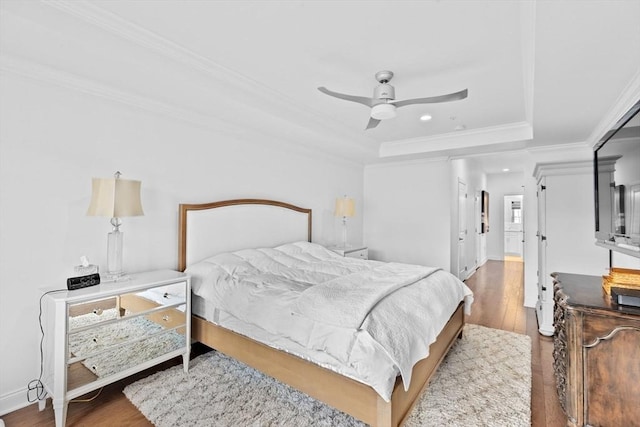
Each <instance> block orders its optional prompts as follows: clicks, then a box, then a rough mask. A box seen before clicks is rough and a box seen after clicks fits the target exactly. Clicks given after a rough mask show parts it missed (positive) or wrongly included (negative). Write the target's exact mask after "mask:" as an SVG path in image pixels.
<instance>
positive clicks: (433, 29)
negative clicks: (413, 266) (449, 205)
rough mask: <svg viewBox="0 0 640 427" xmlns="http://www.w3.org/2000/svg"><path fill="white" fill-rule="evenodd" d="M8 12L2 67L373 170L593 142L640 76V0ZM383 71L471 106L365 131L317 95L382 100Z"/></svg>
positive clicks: (403, 114) (415, 88)
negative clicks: (379, 75)
mask: <svg viewBox="0 0 640 427" xmlns="http://www.w3.org/2000/svg"><path fill="white" fill-rule="evenodd" d="M0 14H1V15H0V19H1V20H2V21H1V22H0V24H1V26H0V58H1V59H2V67H3V69H5V70H9V71H13V72H19V73H22V74H29V75H31V76H32V77H36V78H41V79H48V80H50V81H54V82H56V83H58V84H63V85H66V86H72V87H74V88H76V89H80V90H83V91H85V92H89V93H92V94H94V95H98V96H104V97H107V98H111V99H114V100H117V101H119V102H126V103H129V104H133V105H136V106H138V107H142V108H146V109H149V110H152V111H155V112H158V113H160V114H169V115H173V116H177V117H179V118H181V119H183V120H187V121H191V122H193V123H196V124H198V125H203V126H210V127H213V128H215V129H218V130H220V131H223V132H228V133H232V134H234V135H237V136H243V135H244V136H246V137H249V138H255V137H260V136H263V137H264V138H269V139H278V140H281V141H282V142H283V143H289V144H295V145H299V146H304V147H306V148H308V149H310V150H316V151H322V152H326V153H330V154H332V155H337V156H340V157H343V158H347V159H350V160H354V161H357V162H359V163H364V164H368V163H374V162H377V161H382V160H385V159H386V160H389V159H405V158H415V157H425V156H443V155H447V156H450V155H455V156H467V155H475V154H479V153H487V152H505V151H507V152H512V151H513V150H520V149H523V148H528V147H542V146H549V145H558V144H559V145H565V144H575V143H584V144H587V143H589V140H590V139H592V138H593V137H594V136H593V134H594V132H596V133H597V132H598V131H599V130H600V129H599V128H598V127H599V126H602V123H603V119H605V118H606V117H607V115H610V114H611V111H612V109H614V108H615V107H616V106H618V105H619V104H620V101H621V99H622V98H624V93H625V92H628V91H629V88H630V87H631V88H634V87H635V86H634V85H637V83H636V82H637V81H639V80H640V78H639V77H640V19H639V18H638V17H640V1H637V0H627V1H610V0H602V1H597V0H592V1H582V2H579V1H572V2H561V1H551V0H549V1H537V2H535V1H498V0H495V1H482V0H473V1H472V0H469V1H453V0H449V1H446V0H441V1H341V2H337V1H203V0H199V1H184V0H180V1H174V0H156V1H151V0H147V1H142V0H140V1H112V0H97V1H95V0H94V1H91V2H88V1H87V2H85V1H71V0H51V1H46V2H35V1H25V0H2V2H1V3H0ZM384 69H389V70H392V71H393V72H394V73H395V77H394V78H393V80H392V82H391V83H392V84H393V85H394V86H395V88H396V97H397V99H407V98H416V97H426V96H435V95H440V94H445V93H449V92H454V91H458V90H461V89H464V88H468V90H469V97H468V98H467V99H465V100H461V101H455V102H450V103H443V104H431V105H413V106H406V107H402V108H400V109H398V116H397V117H396V118H394V119H391V120H387V121H383V122H382V123H380V125H379V126H378V127H377V128H375V129H370V130H364V128H365V125H366V123H367V121H368V116H369V111H368V108H367V107H365V106H363V105H360V104H356V103H352V102H347V101H343V100H339V99H336V98H332V97H329V96H327V95H324V94H322V93H320V92H319V91H318V90H317V87H318V86H326V87H328V88H329V89H331V90H334V91H338V92H343V93H349V94H354V95H361V96H371V95H372V93H373V89H374V87H375V86H376V84H377V82H376V81H375V79H374V75H375V73H376V72H377V71H380V70H384ZM423 113H429V114H430V115H432V116H433V119H432V120H431V121H429V122H421V121H420V120H418V118H419V116H420V115H422V114H423ZM613 119H615V117H613ZM461 127H463V129H462V130H456V128H457V129H461ZM479 158H480V159H484V161H486V162H487V164H489V162H492V161H495V158H496V156H481V157H479ZM518 158H519V157H518V156H517V155H514V154H508V155H507V156H506V157H505V163H506V162H507V160H509V161H510V162H511V163H512V164H514V165H517V163H518ZM498 167H499V166H495V168H498ZM505 167H508V166H505ZM513 167H514V166H512V168H513ZM500 169H502V168H501V167H500Z"/></svg>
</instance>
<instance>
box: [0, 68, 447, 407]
mask: <svg viewBox="0 0 640 427" xmlns="http://www.w3.org/2000/svg"><path fill="white" fill-rule="evenodd" d="M1 77H2V78H1V80H0V85H1V86H0V91H1V93H2V96H1V97H0V124H1V126H0V236H1V238H0V332H1V333H0V336H1V342H2V346H3V351H2V352H0V414H2V413H6V412H8V411H11V410H13V409H16V408H17V407H20V406H23V405H24V404H26V386H27V383H28V382H29V381H30V380H32V379H34V378H37V377H38V370H39V351H38V344H39V336H40V332H39V328H38V319H37V317H38V298H39V295H40V293H39V289H40V288H42V287H45V286H47V287H58V288H64V287H65V278H66V277H68V276H69V275H70V274H71V272H72V267H73V265H75V264H77V263H78V261H79V257H80V256H81V255H87V256H88V257H89V258H90V260H92V261H93V262H95V263H98V264H100V265H101V267H102V268H103V269H104V266H105V262H106V233H107V232H108V231H109V229H110V226H109V221H108V219H107V218H96V217H86V216H85V213H86V209H87V207H88V204H89V198H90V191H91V178H92V177H109V176H111V175H112V174H113V172H115V171H116V170H120V171H121V172H122V173H123V174H124V175H123V177H124V178H130V179H139V180H141V181H142V203H143V208H144V211H145V216H143V217H136V218H125V219H124V225H123V228H122V229H123V231H124V232H125V247H124V264H125V269H126V270H127V271H132V272H133V271H143V270H149V269H156V268H175V267H176V265H177V207H178V204H179V203H181V202H187V203H198V202H205V201H214V200H224V199H230V198H246V197H257V198H270V199H277V200H282V201H286V202H289V203H293V204H296V205H299V206H303V207H309V208H312V209H313V236H314V240H315V241H318V242H321V243H335V242H337V241H338V240H339V239H340V235H341V234H340V232H341V229H340V221H339V220H338V219H336V218H334V217H333V207H334V199H335V197H338V196H341V195H343V194H349V195H350V196H352V197H354V198H355V199H356V201H357V209H358V211H359V212H362V200H363V189H362V182H363V167H362V166H361V165H357V164H353V163H348V162H344V161H339V160H336V159H334V158H329V157H327V156H325V155H322V154H319V153H304V152H297V151H296V148H295V147H291V146H282V145H281V144H279V143H278V142H277V141H272V140H268V139H266V138H265V139H261V138H253V137H251V138H248V139H249V140H246V139H247V138H245V139H244V140H241V139H239V138H238V137H233V136H230V135H229V134H226V133H222V132H217V131H216V129H211V128H206V127H196V126H195V125H192V124H188V123H186V122H182V121H179V120H178V119H173V118H172V117H169V116H159V115H154V114H152V113H148V112H145V111H143V110H140V109H136V108H134V107H130V106H127V105H124V104H119V103H114V102H111V101H107V100H105V99H102V98H98V97H93V96H91V95H87V94H84V93H80V92H74V91H71V90H67V89H64V88H61V87H58V86H54V85H50V84H48V83H43V82H40V81H36V80H30V79H28V78H22V77H18V76H17V75H13V74H8V73H4V74H2V76H1ZM239 134H240V133H239ZM424 199H425V200H430V199H431V197H430V195H429V194H425V195H424ZM374 208H375V204H374ZM447 227H448V224H443V228H442V230H446V229H447ZM349 236H350V240H351V241H354V242H360V241H362V215H358V216H356V217H355V218H353V219H351V220H350V222H349ZM405 237H406V236H402V238H405Z"/></svg>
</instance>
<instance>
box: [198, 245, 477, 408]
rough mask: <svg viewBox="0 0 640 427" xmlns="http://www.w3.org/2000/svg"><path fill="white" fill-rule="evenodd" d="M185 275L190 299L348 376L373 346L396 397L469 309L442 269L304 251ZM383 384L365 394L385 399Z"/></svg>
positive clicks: (277, 252)
mask: <svg viewBox="0 0 640 427" xmlns="http://www.w3.org/2000/svg"><path fill="white" fill-rule="evenodd" d="M187 273H189V274H190V275H191V276H192V290H193V292H194V294H195V295H198V296H200V297H202V298H204V299H206V300H207V301H212V302H213V303H214V304H215V306H216V307H219V308H220V309H221V310H224V311H225V312H227V313H230V314H232V315H233V316H235V317H236V318H238V319H240V320H241V321H243V322H246V323H248V324H252V325H256V326H259V327H260V328H262V329H264V330H266V331H267V332H269V333H271V334H274V335H275V336H279V337H282V336H284V337H286V338H288V339H290V340H292V341H294V342H296V343H297V344H300V345H301V346H303V347H305V348H308V349H312V350H319V351H322V352H326V353H328V354H329V355H331V356H332V357H333V358H334V359H335V360H336V361H337V362H338V363H341V364H344V365H347V366H349V367H350V368H352V369H353V370H355V371H358V370H359V368H360V366H361V365H362V366H365V365H366V364H363V363H362V361H361V360H360V359H361V358H362V348H363V342H368V341H373V344H374V345H375V347H381V348H382V349H383V351H384V352H385V353H386V355H387V356H388V358H389V359H390V360H391V362H392V363H393V364H394V365H395V366H396V367H397V372H399V373H400V375H401V376H402V379H403V383H404V386H405V389H407V388H408V387H409V383H410V379H411V370H412V368H413V365H414V364H415V363H416V362H417V361H418V360H420V359H423V358H425V357H427V356H428V355H429V345H430V344H431V343H432V342H434V341H435V339H436V337H437V336H438V334H439V333H440V331H441V330H442V328H443V327H444V325H445V324H446V322H447V321H448V320H449V317H450V315H451V314H452V313H453V311H454V310H455V308H456V307H457V306H458V304H459V303H460V301H463V300H464V301H465V311H466V312H467V313H468V312H469V310H470V305H471V303H472V301H473V294H472V292H471V290H469V288H467V286H465V285H464V283H462V282H461V281H459V280H458V279H457V278H455V277H454V276H453V275H451V274H450V273H447V272H444V271H442V270H439V269H435V268H428V267H422V266H414V265H408V264H398V263H382V262H376V261H363V260H358V259H352V258H343V257H340V256H338V255H337V254H335V253H333V252H331V251H329V250H327V249H326V248H324V247H322V246H320V245H316V244H313V243H308V242H298V243H291V244H287V245H283V246H279V247H277V248H265V249H247V250H242V251H237V252H233V253H225V254H219V255H216V256H213V257H211V258H208V259H206V260H203V261H201V262H199V263H196V264H194V265H192V266H190V267H189V268H188V269H187ZM365 347H366V345H365ZM369 370H370V369H369ZM356 379H359V378H356ZM363 382H367V381H366V379H365V381H363ZM393 382H394V381H393V378H390V379H389V380H388V381H386V382H384V383H385V384H386V385H385V386H381V385H380V384H378V383H377V382H376V384H370V385H372V386H373V387H374V389H376V391H377V392H378V393H379V394H380V395H381V396H382V397H383V398H384V399H385V400H389V397H390V394H391V391H392V387H393V386H392V385H393Z"/></svg>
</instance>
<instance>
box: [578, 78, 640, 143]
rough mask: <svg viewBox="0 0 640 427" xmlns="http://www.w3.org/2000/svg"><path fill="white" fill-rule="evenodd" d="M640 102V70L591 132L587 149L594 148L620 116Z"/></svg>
mask: <svg viewBox="0 0 640 427" xmlns="http://www.w3.org/2000/svg"><path fill="white" fill-rule="evenodd" d="M638 101H640V69H638V70H637V71H636V74H635V75H634V76H633V78H632V79H631V81H630V82H629V83H628V84H627V86H626V87H625V88H624V90H623V91H622V93H621V94H620V96H619V97H618V99H617V100H616V102H615V104H613V107H612V108H611V109H610V110H609V112H608V113H607V114H606V115H605V116H604V117H603V119H602V120H601V121H600V123H598V126H596V128H595V129H594V130H593V132H591V135H589V137H588V138H587V144H588V145H589V147H591V148H594V147H595V146H596V144H597V143H598V142H599V141H600V138H602V136H603V135H604V134H605V133H607V132H608V131H609V129H611V128H612V127H613V125H615V124H616V123H617V122H618V120H620V118H621V117H622V116H624V115H625V113H626V112H627V111H629V109H630V108H631V107H633V105H634V104H635V103H636V102H638Z"/></svg>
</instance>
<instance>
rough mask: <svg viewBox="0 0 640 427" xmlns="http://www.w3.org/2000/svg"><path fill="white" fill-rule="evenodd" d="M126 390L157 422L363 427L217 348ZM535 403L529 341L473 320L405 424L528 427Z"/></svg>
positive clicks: (158, 423) (214, 424) (199, 424)
mask: <svg viewBox="0 0 640 427" xmlns="http://www.w3.org/2000/svg"><path fill="white" fill-rule="evenodd" d="M124 394H125V395H126V396H127V398H128V399H129V400H130V401H131V402H132V403H133V404H134V405H135V406H136V407H137V408H138V409H139V410H140V411H141V412H142V413H143V414H144V415H145V417H147V418H148V419H149V421H151V422H152V423H153V424H154V425H156V426H157V427H165V426H166V427H169V426H172V427H175V426H203V427H204V426H207V427H209V426H296V427H298V426H364V425H365V424H363V423H362V422H360V421H357V420H355V419H354V418H352V417H351V416H349V415H346V414H344V413H342V412H340V411H338V410H335V409H333V408H330V407H328V406H327V405H325V404H323V403H320V402H319V401H317V400H315V399H312V398H311V397H309V396H307V395H305V394H303V393H301V392H298V391H296V390H294V389H292V388H291V387H289V386H287V385H285V384H282V383H280V382H278V381H276V380H274V379H272V378H270V377H268V376H266V375H264V374H261V373H260V372H257V371H256V370H254V369H252V368H249V367H248V366H246V365H244V364H242V363H240V362H238V361H236V360H233V359H230V358H228V357H226V356H224V355H222V354H220V353H218V352H215V351H212V352H209V353H206V354H203V355H201V356H198V357H197V358H195V359H194V360H192V361H191V365H190V369H189V372H188V373H184V372H183V369H182V366H175V367H172V368H170V369H168V370H166V371H163V372H158V373H156V374H153V375H151V376H149V377H147V378H144V379H142V380H139V381H137V382H135V383H133V384H130V385H129V386H127V387H126V388H125V389H124ZM530 401H531V340H530V338H529V337H528V336H526V335H520V334H516V333H513V332H506V331H501V330H497V329H491V328H486V327H483V326H478V325H469V324H468V325H466V326H465V329H464V334H463V338H462V339H460V340H457V342H456V344H455V345H454V346H453V348H452V349H451V351H450V352H449V354H448V355H447V357H446V358H445V360H444V361H443V362H442V364H441V365H440V367H439V368H438V370H437V372H436V374H435V376H434V378H433V379H432V381H431V383H430V384H429V386H428V387H427V389H426V391H425V392H424V393H423V395H422V396H421V397H420V399H419V402H418V403H417V404H416V406H415V407H414V409H413V411H412V413H411V415H410V417H409V419H408V421H407V423H406V425H407V426H447V427H449V426H461V427H469V426H474V427H477V426H505V427H506V426H513V427H516V426H518V427H519V426H530V425H531V421H530V420H531V405H530Z"/></svg>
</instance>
